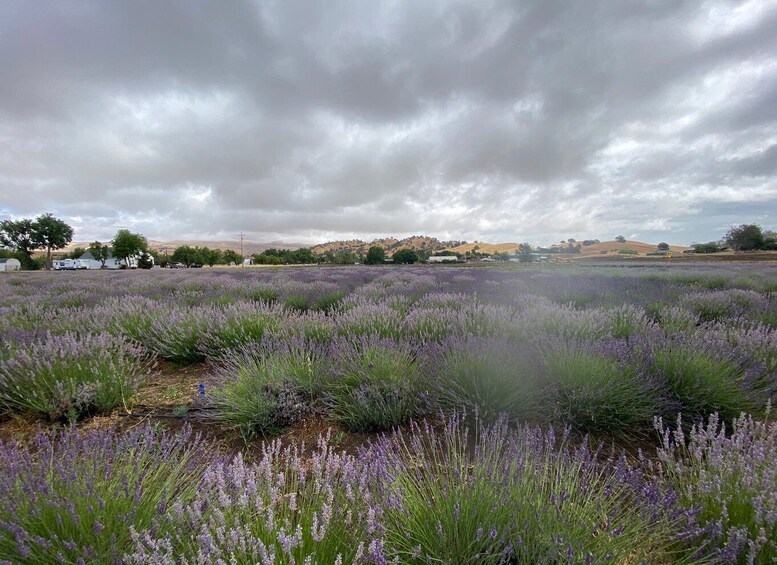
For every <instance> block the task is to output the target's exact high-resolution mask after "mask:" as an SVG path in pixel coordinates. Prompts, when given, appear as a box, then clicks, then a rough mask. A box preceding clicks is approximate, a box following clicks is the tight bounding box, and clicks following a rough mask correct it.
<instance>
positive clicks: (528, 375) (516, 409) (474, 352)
mask: <svg viewBox="0 0 777 565" xmlns="http://www.w3.org/2000/svg"><path fill="white" fill-rule="evenodd" d="M444 349H445V353H443V354H440V357H441V359H440V361H439V364H438V367H437V369H436V378H435V379H434V385H435V386H434V391H433V393H434V400H435V405H436V407H437V408H439V409H440V410H442V411H443V412H444V413H446V414H451V413H454V412H461V411H466V412H469V413H471V414H478V415H479V416H480V418H482V419H483V420H485V421H494V420H496V419H497V418H498V417H499V416H500V415H507V416H508V417H509V418H511V419H514V420H519V421H525V420H536V419H538V418H540V417H541V416H542V415H541V413H540V412H541V408H540V407H541V405H542V400H543V394H544V392H545V391H544V390H543V389H544V386H545V383H543V381H542V379H541V375H540V372H539V367H538V366H537V359H536V353H535V352H534V351H533V350H532V349H531V348H530V347H527V346H523V347H521V346H517V345H515V344H513V343H509V342H504V341H496V340H483V339H479V338H470V339H454V340H451V341H449V342H447V343H446V344H445V347H444Z"/></svg>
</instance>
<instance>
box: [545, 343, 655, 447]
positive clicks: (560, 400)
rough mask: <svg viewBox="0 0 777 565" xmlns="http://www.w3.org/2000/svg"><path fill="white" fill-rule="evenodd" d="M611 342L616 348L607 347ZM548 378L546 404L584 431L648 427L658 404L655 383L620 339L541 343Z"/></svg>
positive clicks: (624, 433)
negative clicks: (595, 342)
mask: <svg viewBox="0 0 777 565" xmlns="http://www.w3.org/2000/svg"><path fill="white" fill-rule="evenodd" d="M607 348H612V349H613V351H607V352H606V353H605V351H604V350H606V349H607ZM541 351H542V358H543V363H544V367H545V374H546V378H547V379H548V381H549V382H548V390H549V392H548V394H547V395H546V396H545V402H546V408H545V409H546V410H547V411H548V413H549V414H550V415H551V417H552V418H553V419H554V420H555V421H557V422H560V423H562V424H564V425H569V426H572V427H573V428H574V429H576V430H579V431H583V432H607V433H612V434H615V435H620V436H624V437H629V436H632V435H638V434H640V433H642V432H645V431H647V430H649V429H650V426H651V423H652V421H653V416H654V415H655V414H656V413H657V411H658V410H659V406H660V395H659V390H658V387H657V385H656V384H655V383H654V382H653V381H652V380H650V379H645V378H644V377H643V375H642V374H641V372H640V367H639V365H638V364H634V363H633V362H630V361H629V360H627V359H628V357H629V354H628V352H627V351H624V349H623V346H622V345H620V344H618V343H617V342H612V341H611V342H607V343H605V344H602V345H601V346H597V347H591V346H587V345H586V344H583V343H580V342H566V343H565V342H557V343H556V344H550V345H546V346H543V347H542V348H541Z"/></svg>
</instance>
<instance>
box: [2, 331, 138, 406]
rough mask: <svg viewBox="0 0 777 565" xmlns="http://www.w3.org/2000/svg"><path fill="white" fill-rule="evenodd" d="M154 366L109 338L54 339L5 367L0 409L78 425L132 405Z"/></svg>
mask: <svg viewBox="0 0 777 565" xmlns="http://www.w3.org/2000/svg"><path fill="white" fill-rule="evenodd" d="M149 367H150V361H149V359H148V357H147V355H146V354H145V352H144V351H143V350H142V349H140V348H139V347H137V346H135V345H132V344H128V343H126V342H125V341H123V340H122V339H120V338H116V337H113V336H111V335H108V334H99V335H95V336H87V337H83V338H81V339H78V338H76V337H75V336H73V335H69V334H66V335H63V336H50V337H48V339H45V340H40V341H34V342H32V343H30V344H29V345H26V346H20V347H18V349H17V350H16V351H15V352H14V353H13V356H12V357H11V358H10V359H6V360H4V361H0V407H1V408H2V409H3V410H6V411H9V412H15V413H20V412H23V413H32V414H37V415H44V416H47V417H48V418H50V419H52V420H55V419H58V418H62V417H65V416H67V417H68V418H69V419H76V418H78V417H79V416H81V415H82V414H84V413H88V412H92V411H95V410H96V411H107V410H110V409H112V408H114V407H116V406H120V405H122V404H127V403H128V402H129V401H130V399H131V397H132V395H133V394H134V392H135V389H136V387H137V386H138V384H139V382H140V379H141V378H142V377H143V376H144V375H145V374H146V373H147V372H148V370H149Z"/></svg>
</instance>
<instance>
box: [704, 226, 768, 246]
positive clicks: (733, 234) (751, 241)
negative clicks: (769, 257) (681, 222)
mask: <svg viewBox="0 0 777 565" xmlns="http://www.w3.org/2000/svg"><path fill="white" fill-rule="evenodd" d="M727 249H733V250H734V251H736V252H739V251H774V250H777V233H775V232H773V231H769V230H764V229H763V228H762V227H761V226H759V225H758V224H742V225H738V226H732V227H731V229H729V230H728V231H727V232H726V235H725V236H723V239H722V240H720V241H709V242H707V243H695V244H693V250H694V251H695V252H696V253H718V252H720V251H726V250H727Z"/></svg>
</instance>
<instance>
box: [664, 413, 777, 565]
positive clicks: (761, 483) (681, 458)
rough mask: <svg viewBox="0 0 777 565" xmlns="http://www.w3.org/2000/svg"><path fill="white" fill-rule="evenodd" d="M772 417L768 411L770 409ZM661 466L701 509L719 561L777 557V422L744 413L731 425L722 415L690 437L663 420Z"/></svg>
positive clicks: (691, 503)
mask: <svg viewBox="0 0 777 565" xmlns="http://www.w3.org/2000/svg"><path fill="white" fill-rule="evenodd" d="M767 416H768V413H767ZM656 428H657V430H658V431H659V433H660V434H661V436H662V440H663V441H662V445H661V447H660V448H659V450H658V460H659V462H660V467H659V470H660V471H661V472H662V473H663V475H664V477H665V478H666V479H667V480H668V481H669V482H670V483H671V484H672V485H673V486H674V488H675V489H677V491H678V492H679V493H680V496H681V499H680V500H681V502H682V504H684V505H685V506H687V507H688V508H699V509H700V512H699V514H698V517H699V520H700V522H701V525H702V526H704V528H705V537H706V538H707V541H708V544H709V546H710V549H707V553H711V554H712V557H713V558H714V560H715V562H721V563H772V562H774V561H775V560H777V423H775V422H770V423H767V422H757V421H755V420H753V418H752V416H749V415H744V414H743V415H741V416H740V417H738V418H735V419H734V420H733V421H732V426H731V429H730V430H726V426H725V423H724V422H723V421H721V418H720V417H719V416H718V414H713V415H711V416H710V417H709V420H708V421H707V423H706V424H705V423H704V422H700V423H698V424H696V425H694V426H693V428H692V429H691V431H690V433H689V434H688V435H687V436H686V435H685V434H684V433H683V422H682V418H681V417H679V416H678V420H677V426H676V429H675V430H674V431H672V430H671V429H670V428H669V427H665V426H664V425H663V422H662V421H661V420H660V419H659V420H657V422H656Z"/></svg>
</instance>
